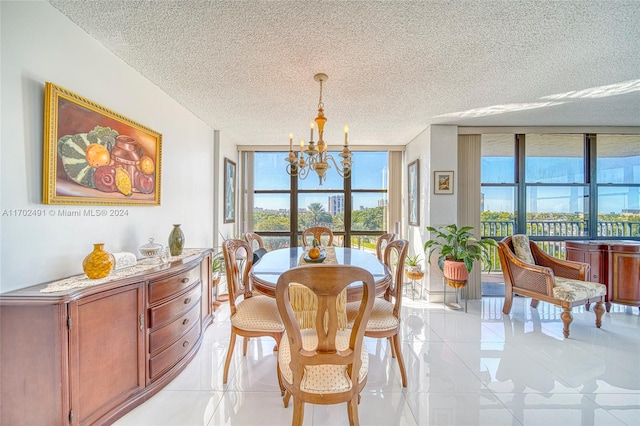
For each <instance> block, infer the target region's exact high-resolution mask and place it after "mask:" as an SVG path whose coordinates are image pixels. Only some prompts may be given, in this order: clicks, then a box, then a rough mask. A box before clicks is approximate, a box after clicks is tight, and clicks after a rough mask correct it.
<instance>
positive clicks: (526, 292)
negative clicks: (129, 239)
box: [498, 235, 606, 338]
mask: <svg viewBox="0 0 640 426" xmlns="http://www.w3.org/2000/svg"><path fill="white" fill-rule="evenodd" d="M498 253H499V255H500V263H501V265H502V272H503V274H504V283H505V300H504V307H503V309H502V312H504V313H505V314H509V313H510V312H511V305H512V303H513V294H514V293H516V294H519V295H521V296H526V297H530V298H531V307H532V308H537V306H538V302H539V301H540V300H543V301H545V302H548V303H551V304H554V305H557V306H560V307H561V308H562V310H563V312H562V314H561V316H560V318H561V319H562V323H563V333H564V337H565V338H566V337H569V325H570V324H571V322H572V321H573V316H572V315H571V308H573V307H574V306H580V305H587V304H590V303H596V306H595V308H594V311H595V314H596V327H598V328H600V326H601V325H602V314H603V313H604V307H603V301H604V296H605V294H606V286H604V285H603V284H600V283H594V282H590V281H585V277H586V275H587V272H588V270H589V265H588V264H586V263H580V262H571V261H568V260H561V259H557V258H555V257H552V256H549V255H548V254H547V253H545V252H544V251H543V250H542V249H540V247H538V245H537V244H535V243H534V242H531V241H529V238H528V237H527V236H526V235H514V236H512V237H506V238H504V239H503V240H502V241H500V242H498Z"/></svg>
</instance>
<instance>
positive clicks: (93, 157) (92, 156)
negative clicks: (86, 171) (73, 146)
mask: <svg viewBox="0 0 640 426" xmlns="http://www.w3.org/2000/svg"><path fill="white" fill-rule="evenodd" d="M85 156H86V157H87V163H89V165H90V166H91V167H94V168H98V167H100V166H108V165H109V163H111V154H110V153H109V150H107V148H105V147H104V146H102V145H100V144H99V143H92V144H91V145H89V146H88V147H87V150H86V151H85Z"/></svg>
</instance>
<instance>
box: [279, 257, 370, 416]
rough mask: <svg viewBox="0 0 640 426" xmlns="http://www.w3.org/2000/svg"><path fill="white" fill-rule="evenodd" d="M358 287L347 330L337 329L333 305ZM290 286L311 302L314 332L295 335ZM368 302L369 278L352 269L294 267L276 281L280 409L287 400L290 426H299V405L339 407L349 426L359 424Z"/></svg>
mask: <svg viewBox="0 0 640 426" xmlns="http://www.w3.org/2000/svg"><path fill="white" fill-rule="evenodd" d="M358 281H359V282H362V283H363V295H362V299H361V300H359V301H358V302H354V303H357V304H358V311H357V314H356V316H355V318H354V321H353V326H352V328H348V329H340V327H339V326H338V303H337V300H338V299H339V297H340V294H341V292H342V291H343V290H344V289H346V287H347V286H348V285H349V284H351V283H354V282H358ZM290 285H302V286H306V287H307V288H308V289H309V290H310V291H311V292H312V293H313V294H315V295H316V296H317V298H318V303H317V305H316V306H317V311H316V314H315V327H314V328H307V329H302V330H301V328H300V326H299V324H298V321H297V319H296V315H295V313H294V311H293V308H292V305H291V299H290V292H289V286H290ZM373 299H375V281H374V278H373V275H371V273H370V272H369V271H367V270H366V269H363V268H360V267H357V266H345V265H310V266H299V267H297V268H293V269H290V270H288V271H286V272H284V273H283V274H282V275H280V277H279V279H278V284H277V286H276V301H277V305H278V310H279V312H280V315H281V317H282V321H283V322H284V326H285V330H286V331H285V334H284V336H283V339H282V341H281V344H280V351H279V352H278V364H279V366H280V371H281V376H282V383H283V385H284V388H285V395H284V399H283V402H284V406H285V407H288V406H289V399H290V398H291V397H293V420H292V425H294V426H297V425H302V420H303V418H304V404H305V403H311V404H324V405H326V404H338V403H341V402H346V403H347V411H348V416H349V424H351V425H358V424H359V419H358V403H359V400H360V392H361V391H362V389H363V388H364V385H365V384H366V382H367V372H368V366H369V354H368V352H367V350H366V349H365V348H364V347H363V344H362V341H363V338H364V328H365V324H366V323H367V320H368V318H369V315H370V313H371V308H372V306H373ZM325 319H326V320H325Z"/></svg>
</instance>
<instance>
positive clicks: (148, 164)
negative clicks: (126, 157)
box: [138, 155, 155, 175]
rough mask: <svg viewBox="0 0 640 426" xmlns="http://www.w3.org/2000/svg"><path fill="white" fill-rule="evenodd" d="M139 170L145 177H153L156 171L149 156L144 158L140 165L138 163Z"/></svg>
mask: <svg viewBox="0 0 640 426" xmlns="http://www.w3.org/2000/svg"><path fill="white" fill-rule="evenodd" d="M138 169H140V171H141V172H142V173H144V174H145V175H152V174H153V172H154V171H155V165H154V164H153V160H152V159H151V157H149V156H147V155H144V156H142V158H141V159H140V163H138Z"/></svg>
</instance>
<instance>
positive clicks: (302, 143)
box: [300, 139, 304, 152]
mask: <svg viewBox="0 0 640 426" xmlns="http://www.w3.org/2000/svg"><path fill="white" fill-rule="evenodd" d="M302 151H304V139H300V152H302Z"/></svg>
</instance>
